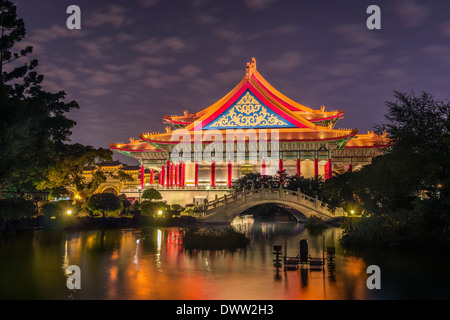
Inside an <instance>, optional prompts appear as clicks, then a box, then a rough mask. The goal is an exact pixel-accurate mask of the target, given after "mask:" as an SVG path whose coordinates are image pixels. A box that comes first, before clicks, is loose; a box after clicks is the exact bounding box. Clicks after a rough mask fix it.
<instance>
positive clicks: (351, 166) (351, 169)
mask: <svg viewBox="0 0 450 320" xmlns="http://www.w3.org/2000/svg"><path fill="white" fill-rule="evenodd" d="M348 172H353V165H352V164H351V163H349V164H348Z"/></svg>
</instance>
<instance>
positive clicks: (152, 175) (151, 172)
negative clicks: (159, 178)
mask: <svg viewBox="0 0 450 320" xmlns="http://www.w3.org/2000/svg"><path fill="white" fill-rule="evenodd" d="M154 182H155V181H154V173H153V169H152V170H151V171H150V184H153V183H154Z"/></svg>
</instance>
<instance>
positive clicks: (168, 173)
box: [166, 161, 170, 188]
mask: <svg viewBox="0 0 450 320" xmlns="http://www.w3.org/2000/svg"><path fill="white" fill-rule="evenodd" d="M166 171H167V177H166V181H167V182H166V187H167V188H169V187H170V161H167V167H166Z"/></svg>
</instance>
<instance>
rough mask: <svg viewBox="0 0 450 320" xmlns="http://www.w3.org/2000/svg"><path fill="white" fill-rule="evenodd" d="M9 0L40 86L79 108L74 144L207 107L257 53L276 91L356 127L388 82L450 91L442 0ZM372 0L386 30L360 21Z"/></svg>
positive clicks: (373, 114) (389, 94)
mask: <svg viewBox="0 0 450 320" xmlns="http://www.w3.org/2000/svg"><path fill="white" fill-rule="evenodd" d="M14 3H15V4H16V5H17V7H18V15H19V17H21V18H23V19H24V21H25V25H26V28H27V37H26V39H25V40H24V41H22V42H21V46H24V45H32V46H33V47H34V53H33V54H32V55H31V56H30V58H34V59H38V60H39V63H40V66H39V68H38V72H39V73H41V74H43V75H44V76H45V82H44V84H45V88H46V89H47V90H50V91H52V92H55V91H58V90H61V89H62V90H64V91H66V93H67V99H68V100H76V101H77V102H78V103H79V104H80V109H79V110H75V111H72V112H71V113H69V114H68V117H69V118H71V119H74V120H75V121H77V126H76V127H75V128H74V130H73V135H72V139H71V140H72V142H73V143H75V142H78V143H82V144H87V145H92V146H94V147H103V148H107V147H108V145H109V143H110V142H129V138H131V137H135V138H138V136H139V134H140V133H142V132H149V131H150V132H154V131H161V132H164V131H165V130H164V127H165V125H164V124H163V123H162V117H163V116H164V115H166V114H168V115H171V114H182V113H183V111H184V110H186V109H187V110H189V111H190V112H197V111H200V110H202V109H204V108H206V107H208V106H210V105H211V104H212V103H214V102H216V101H217V100H219V99H220V98H222V97H223V96H224V95H225V94H226V93H228V92H229V91H230V90H231V89H232V88H233V87H234V86H235V85H236V84H237V83H238V82H239V81H240V80H241V79H242V77H243V76H244V74H245V65H246V62H248V61H250V60H251V58H252V57H255V58H256V61H257V67H258V71H259V72H260V73H261V74H262V75H263V76H264V77H265V78H266V80H267V81H269V83H271V84H272V85H273V86H274V87H275V88H276V89H278V90H279V91H281V92H282V93H284V94H285V95H287V96H288V97H290V98H291V99H293V100H295V101H297V102H299V103H301V104H304V105H306V106H309V107H312V108H317V109H318V108H320V106H322V105H324V106H325V107H326V110H340V109H343V110H344V111H345V118H344V119H342V120H340V121H339V122H338V123H337V126H336V127H337V128H358V130H359V132H360V133H366V131H368V130H373V127H374V124H377V123H380V122H382V121H383V119H384V114H385V113H386V106H385V102H386V101H387V100H392V99H393V90H399V91H406V92H411V91H414V92H416V93H420V92H421V91H428V92H430V93H432V94H434V95H435V96H436V97H437V98H442V99H450V92H449V88H450V76H449V74H450V18H449V17H450V1H448V0H442V1H441V0H432V1H419V0H390V1H363V0H352V1H350V0H342V1H336V0H326V1H325V0H315V1H304V0H295V1H293V0H292V1H291V0H128V1H104V0H95V1H93V0H90V1H86V0H70V1H63V0H39V1H31V0H19V1H14ZM372 4H375V5H378V6H379V7H380V8H381V30H369V29H368V28H367V27H366V20H367V18H368V17H369V16H370V15H369V14H367V13H366V10H367V7H368V6H369V5H372ZM69 5H78V6H79V7H80V8H81V27H82V29H81V30H68V29H67V27H66V20H67V18H68V17H69V14H67V13H66V9H67V7H68V6H69ZM22 62H24V60H22ZM115 159H119V160H121V161H123V162H127V163H129V164H137V162H135V161H133V159H131V158H128V157H123V156H118V155H117V154H115ZM127 159H128V160H127Z"/></svg>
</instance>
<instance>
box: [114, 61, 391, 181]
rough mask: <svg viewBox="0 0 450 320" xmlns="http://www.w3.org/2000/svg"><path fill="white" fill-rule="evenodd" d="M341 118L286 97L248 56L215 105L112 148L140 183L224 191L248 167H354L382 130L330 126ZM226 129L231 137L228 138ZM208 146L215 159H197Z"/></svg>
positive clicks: (291, 170)
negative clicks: (131, 162)
mask: <svg viewBox="0 0 450 320" xmlns="http://www.w3.org/2000/svg"><path fill="white" fill-rule="evenodd" d="M343 116H344V111H342V110H338V111H326V110H325V107H324V106H322V107H320V108H319V109H311V108H309V107H306V106H304V105H302V104H300V103H297V102H295V101H293V100H291V99H289V98H288V97H286V96H285V95H283V94H282V93H281V92H279V91H278V90H276V89H275V88H274V87H272V85H270V84H269V83H268V82H267V81H266V79H265V78H264V77H263V76H262V75H261V74H260V73H259V72H258V70H257V68H256V61H255V59H254V58H253V59H252V61H251V62H248V63H247V66H246V70H245V75H244V77H243V78H242V80H241V81H240V82H239V83H238V84H237V85H236V87H235V88H234V89H233V90H231V91H230V92H229V93H228V94H226V95H225V96H224V97H223V98H222V99H220V100H219V101H217V102H216V103H214V104H213V105H211V106H209V107H208V108H206V109H203V110H201V111H198V112H196V113H190V112H188V111H187V110H186V111H184V113H183V114H182V115H172V116H164V117H163V122H164V123H165V124H167V125H168V126H167V127H166V132H163V133H141V134H140V135H139V139H130V143H112V144H110V149H112V150H114V151H118V152H120V153H122V154H125V155H127V156H130V157H133V158H135V159H137V160H138V161H139V164H140V167H141V174H140V184H141V185H140V186H141V188H144V186H145V185H146V186H148V185H152V186H154V187H160V188H166V189H192V187H197V188H205V187H208V188H221V189H222V188H227V187H230V186H231V185H232V183H233V181H234V180H236V179H239V178H241V177H243V176H245V175H246V174H248V173H250V172H254V173H261V174H262V175H265V174H267V175H268V174H271V175H273V174H276V173H277V171H283V170H285V172H286V174H289V175H294V174H296V175H299V176H303V177H307V178H310V177H316V178H318V179H325V180H326V179H329V178H330V177H331V176H332V174H333V173H343V172H347V171H352V170H359V169H360V168H361V167H362V166H364V165H367V164H369V163H371V161H372V159H373V158H374V157H376V156H377V155H379V154H381V153H382V152H383V149H384V148H385V146H386V145H387V140H386V136H385V135H382V136H380V135H377V134H375V133H374V132H368V133H367V134H358V131H357V129H335V126H336V123H337V122H338V120H339V119H341V118H343ZM230 133H231V135H230V136H231V137H233V134H234V135H235V136H234V140H233V141H227V139H226V138H227V137H228V136H227V134H230ZM239 134H241V135H240V136H239ZM218 135H221V136H222V138H221V137H220V136H218ZM211 136H213V137H214V138H213V139H211ZM217 137H219V138H221V139H219V140H220V141H222V140H223V144H219V143H217V142H218V141H219V140H216V139H217ZM242 137H243V138H242ZM180 141H182V143H181V144H180ZM212 141H214V142H215V144H214V149H211V145H212V144H213V143H212ZM181 145H183V147H182V149H178V148H180V147H181ZM177 146H178V147H177ZM221 146H222V147H221ZM208 148H210V149H211V150H213V151H212V154H213V157H209V158H208V157H204V156H203V157H201V154H202V152H203V153H205V151H207V150H208ZM175 150H176V151H177V153H176V154H179V156H178V157H176V158H175V157H174V156H173V155H174V154H175V153H174V151H175ZM180 150H181V153H178V152H179V151H180ZM186 150H188V151H186ZM211 150H209V151H208V152H209V154H211ZM239 156H241V157H239ZM236 159H240V161H237V160H236ZM269 162H270V166H269ZM274 163H276V165H274Z"/></svg>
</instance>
